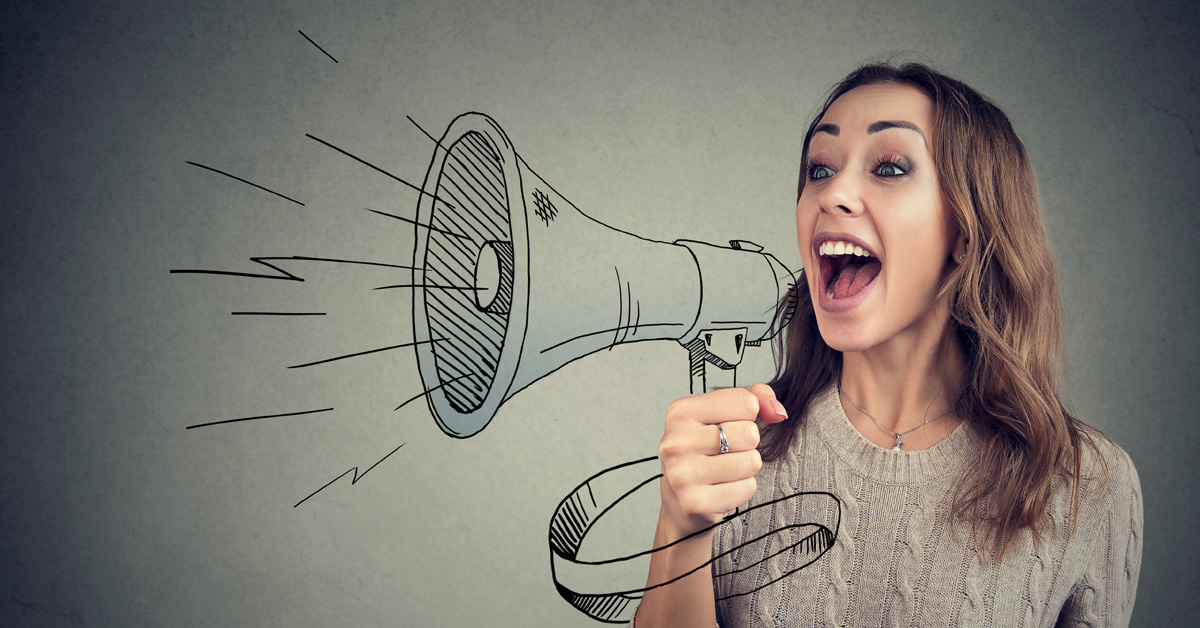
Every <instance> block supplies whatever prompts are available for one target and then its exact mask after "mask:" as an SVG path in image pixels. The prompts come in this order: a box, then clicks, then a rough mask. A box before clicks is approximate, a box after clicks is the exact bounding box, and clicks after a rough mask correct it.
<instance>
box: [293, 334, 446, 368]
mask: <svg viewBox="0 0 1200 628" xmlns="http://www.w3.org/2000/svg"><path fill="white" fill-rule="evenodd" d="M441 340H443V339H442V338H433V339H430V340H418V341H416V342H407V343H404V344H402V345H395V346H392V347H383V348H380V349H371V350H369V351H359V352H358V353H351V354H348V355H339V356H337V357H336V358H329V359H326V360H318V361H316V362H309V363H308V364H297V365H295V366H289V367H288V368H290V369H302V368H304V367H306V366H316V365H318V364H326V363H329V362H336V361H338V360H345V359H346V358H356V357H358V356H360V355H370V354H372V353H379V352H380V351H391V350H392V349H402V348H404V347H413V346H416V345H420V344H425V343H427V342H440V341H441Z"/></svg>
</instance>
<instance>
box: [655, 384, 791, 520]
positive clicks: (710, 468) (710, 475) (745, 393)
mask: <svg viewBox="0 0 1200 628" xmlns="http://www.w3.org/2000/svg"><path fill="white" fill-rule="evenodd" d="M786 418H787V411H785V410H784V408H783V404H781V403H779V401H778V400H776V399H775V392H774V391H773V390H771V387H770V386H767V385H766V384H756V385H754V386H751V387H750V388H748V389H745V388H725V389H722V390H715V391H713V392H710V393H705V394H702V395H692V396H691V397H684V398H682V399H677V400H675V401H674V402H673V403H672V404H671V405H670V406H669V407H668V408H667V422H666V428H665V429H664V431H663V437H662V440H661V441H660V442H659V445H658V456H659V458H660V459H661V460H662V469H663V478H662V481H661V483H660V484H661V490H662V511H661V513H660V515H659V525H660V531H665V532H667V533H668V534H669V535H670V536H672V537H674V538H673V539H671V540H677V539H680V538H683V537H685V536H687V535H689V534H692V533H693V532H696V531H699V530H702V529H704V528H706V527H708V526H710V525H712V524H714V523H717V522H719V521H721V519H723V518H724V517H725V514H726V513H728V512H729V511H731V510H733V509H735V508H737V507H739V506H741V505H742V504H745V503H746V502H748V501H750V498H751V497H753V496H754V491H755V489H756V488H757V484H756V482H755V480H754V475H755V474H756V473H758V470H759V469H760V468H762V457H761V456H760V455H759V453H758V451H757V450H756V449H755V447H757V446H758V439H759V433H758V425H757V424H755V422H754V421H755V419H762V420H763V421H766V422H768V423H777V422H779V421H782V420H784V419H786ZM718 426H720V428H721V430H724V432H725V439H726V441H727V443H728V446H729V451H728V452H727V453H724V454H722V453H720V447H721V437H720V431H719V430H718V429H717V427H718ZM663 526H666V528H667V529H666V530H662V529H661V528H662V527H663Z"/></svg>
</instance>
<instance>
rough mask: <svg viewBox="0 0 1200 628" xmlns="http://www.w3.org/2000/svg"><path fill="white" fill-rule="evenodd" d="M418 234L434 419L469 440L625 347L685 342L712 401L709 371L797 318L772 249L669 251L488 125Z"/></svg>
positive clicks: (416, 259)
mask: <svg viewBox="0 0 1200 628" xmlns="http://www.w3.org/2000/svg"><path fill="white" fill-rule="evenodd" d="M417 223H418V225H419V226H418V227H417V238H416V242H417V244H416V248H415V250H414V253H413V267H414V270H413V285H414V286H416V288H415V290H414V292H413V331H414V336H415V340H416V341H417V344H416V347H417V362H418V367H419V369H420V373H421V378H422V380H423V384H424V387H425V390H426V392H427V393H428V394H427V395H426V396H427V398H428V402H429V407H430V410H431V411H432V413H433V416H434V418H435V420H436V421H437V423H438V425H439V426H441V428H442V430H444V431H445V432H446V433H447V434H449V435H451V436H455V437H458V438H466V437H469V436H472V435H474V434H476V433H478V432H479V431H480V430H482V429H483V428H484V427H486V426H487V424H488V422H490V421H491V420H492V418H493V417H494V416H495V414H496V411H497V409H498V408H499V407H500V405H501V404H503V403H504V402H505V401H506V400H508V398H509V397H511V396H513V395H514V394H516V393H517V392H519V391H521V390H522V389H524V388H525V387H526V386H528V385H530V384H531V383H533V382H535V381H537V380H538V379H540V378H542V377H545V376H546V375H548V374H550V373H552V372H554V371H555V370H557V369H559V368H561V367H562V366H564V365H566V364H567V363H569V362H571V361H573V360H576V359H578V358H581V357H583V356H585V355H588V354H590V353H593V352H596V351H599V350H601V349H605V348H609V347H612V346H614V345H617V344H622V343H628V342H640V341H645V340H663V339H671V340H676V341H678V342H679V343H680V344H682V345H683V346H684V347H686V348H688V349H689V351H690V355H689V358H690V370H691V373H692V390H693V392H703V391H704V390H705V389H706V388H707V386H706V383H707V384H711V382H709V381H708V380H707V379H706V372H714V373H716V372H722V371H724V372H726V373H725V374H726V375H727V376H728V375H729V374H730V373H731V372H732V371H733V369H734V368H735V367H736V366H737V365H738V363H739V362H740V361H741V357H742V352H743V350H744V349H745V347H746V346H747V345H750V346H753V345H756V344H758V343H760V342H762V341H763V340H766V339H769V338H771V337H772V336H774V335H775V333H776V332H777V331H778V330H779V329H780V328H782V326H783V325H785V324H786V322H787V320H788V318H789V317H790V315H791V312H790V310H789V308H786V307H785V308H782V310H780V309H779V308H778V306H779V304H781V303H783V301H784V297H785V295H787V294H788V291H789V289H791V288H792V287H793V283H794V279H793V277H792V273H791V272H790V271H788V269H787V268H785V267H784V266H783V265H782V264H780V263H779V261H778V260H776V259H775V258H774V257H773V256H771V255H769V254H767V253H764V252H762V249H761V247H758V246H757V245H754V244H752V243H749V242H744V241H737V240H735V241H732V242H730V244H729V246H716V245H712V244H707V243H704V242H696V241H689V240H677V241H675V242H673V243H668V242H659V241H655V240H651V239H648V238H644V237H641V236H638V235H635V234H632V233H628V232H625V231H621V230H619V229H615V228H613V227H610V226H608V225H605V224H603V223H601V222H599V221H597V220H595V219H593V218H591V217H589V216H587V215H586V214H584V213H583V212H581V211H579V209H577V208H576V207H575V206H574V205H572V204H571V202H570V201H568V200H567V199H565V198H563V196H562V195H560V194H559V193H558V192H557V191H555V190H554V188H552V187H551V186H550V185H549V184H548V183H546V181H545V180H543V179H542V178H541V177H540V176H538V175H537V173H535V172H534V171H533V169H531V168H530V167H529V165H528V164H527V163H526V162H525V160H524V159H522V158H521V157H520V156H519V155H518V154H517V153H516V151H515V150H514V149H513V146H512V143H511V142H510V141H509V139H508V137H507V136H506V135H505V133H504V131H503V130H502V129H501V128H500V126H499V125H497V124H496V122H495V121H493V120H492V119H491V118H490V117H488V116H486V115H483V114H480V113H467V114H464V115H461V116H459V117H458V118H455V119H454V121H453V122H451V124H450V126H449V127H448V128H447V129H446V133H445V134H444V135H443V136H442V138H441V140H439V141H438V145H437V147H436V149H435V150H434V155H433V159H432V161H431V162H430V165H429V170H428V172H426V174H425V181H424V184H423V186H422V193H421V195H420V200H419V201H418V209H417ZM710 366H711V367H715V368H716V369H717V370H716V371H710V370H709V369H708V368H707V367H710ZM727 379H728V378H727ZM722 383H727V384H728V385H733V383H734V382H733V381H727V382H726V381H723V382H722Z"/></svg>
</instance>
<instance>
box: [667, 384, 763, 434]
mask: <svg viewBox="0 0 1200 628" xmlns="http://www.w3.org/2000/svg"><path fill="white" fill-rule="evenodd" d="M758 413H759V406H758V397H756V396H755V395H754V394H753V393H751V392H750V391H748V390H746V389H745V388H722V389H721V390H714V391H712V392H710V393H705V394H703V395H692V396H691V397H684V398H682V399H676V400H675V401H673V402H672V403H671V405H670V406H669V407H668V408H667V418H668V419H679V418H686V419H688V420H691V421H694V422H696V423H704V424H709V425H711V424H714V423H725V422H726V421H753V420H754V419H755V417H757V416H758Z"/></svg>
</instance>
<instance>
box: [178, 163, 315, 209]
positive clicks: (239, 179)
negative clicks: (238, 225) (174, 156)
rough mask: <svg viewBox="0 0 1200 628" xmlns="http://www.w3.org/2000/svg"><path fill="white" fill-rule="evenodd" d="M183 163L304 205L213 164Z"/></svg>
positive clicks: (302, 204) (302, 205)
mask: <svg viewBox="0 0 1200 628" xmlns="http://www.w3.org/2000/svg"><path fill="white" fill-rule="evenodd" d="M183 163H186V164H191V165H193V166H195V167H197V168H204V169H205V170H208V171H211V172H215V173H217V174H221V175H225V176H227V177H229V178H230V179H233V180H234V181H241V182H242V183H245V184H246V185H249V186H252V187H256V188H258V189H260V190H262V191H264V192H270V193H271V194H274V195H275V196H278V197H279V198H282V199H284V200H288V201H291V202H293V203H295V204H297V205H299V206H301V207H304V203H301V202H300V201H298V200H296V199H294V198H292V197H290V196H284V195H282V194H280V193H279V192H276V191H275V190H272V189H269V188H265V187H263V186H261V185H259V184H257V183H254V182H253V181H247V180H245V179H243V178H241V177H239V176H236V175H232V174H229V173H228V172H225V171H223V170H217V169H216V168H213V167H212V166H206V165H204V164H198V163H196V162H194V161H184V162H183Z"/></svg>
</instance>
